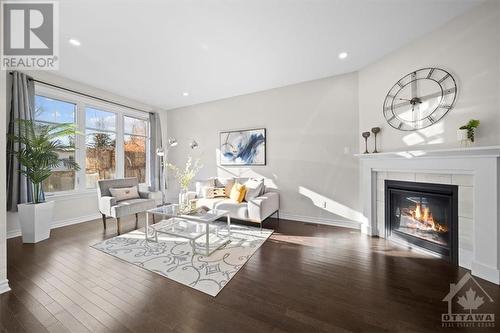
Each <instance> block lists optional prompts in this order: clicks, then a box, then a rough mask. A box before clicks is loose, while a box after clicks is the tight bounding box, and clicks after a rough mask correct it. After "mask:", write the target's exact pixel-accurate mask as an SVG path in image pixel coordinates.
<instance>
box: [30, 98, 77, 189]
mask: <svg viewBox="0 0 500 333" xmlns="http://www.w3.org/2000/svg"><path fill="white" fill-rule="evenodd" d="M75 116H76V104H74V103H69V102H65V101H60V100H57V99H52V98H49V97H45V96H40V95H37V96H35V121H36V122H37V123H39V124H63V123H72V124H74V123H75V120H76V118H75ZM59 140H60V141H62V143H63V144H64V145H66V146H67V148H66V149H64V150H60V151H59V152H58V154H59V157H61V158H68V159H73V160H74V159H75V136H74V135H71V136H67V137H64V138H60V139H59ZM75 185H76V172H75V171H74V170H70V169H68V168H66V167H64V166H63V165H60V166H58V167H57V168H55V169H53V170H52V174H51V175H50V177H49V178H47V179H46V180H45V181H44V182H43V188H44V190H45V191H46V192H61V191H71V190H74V189H75Z"/></svg>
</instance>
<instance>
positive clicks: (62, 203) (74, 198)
mask: <svg viewBox="0 0 500 333" xmlns="http://www.w3.org/2000/svg"><path fill="white" fill-rule="evenodd" d="M25 73H26V74H28V75H31V76H32V77H34V78H35V79H38V80H42V81H44V82H49V83H52V84H55V85H59V86H63V87H66V88H68V89H73V90H75V91H78V92H82V93H86V94H89V95H91V96H96V97H100V98H104V99H107V100H110V101H116V102H118V103H121V104H124V105H128V106H131V107H135V108H138V109H142V110H145V111H152V110H153V109H152V108H151V107H150V106H148V105H145V104H142V103H139V102H136V101H133V100H130V99H127V98H125V97H122V96H117V95H114V94H111V93H108V92H106V91H103V90H100V89H96V88H93V87H91V86H88V85H84V84H81V83H79V82H75V81H72V80H70V79H67V78H63V77H60V76H57V75H55V74H53V73H51V72H47V71H27V72H25ZM7 79H8V85H7V87H8V89H10V75H9V76H8V78H7ZM2 91H5V90H2ZM3 137H5V136H3ZM3 188H5V186H3ZM48 200H53V201H55V202H56V203H55V208H54V220H53V222H52V227H60V226H64V225H69V224H73V223H80V222H85V221H89V220H93V219H96V218H99V217H100V213H99V210H98V206H97V194H96V192H95V191H90V192H89V193H84V194H78V195H67V196H63V197H50V198H48ZM4 206H5V205H4ZM19 235H21V230H20V226H19V221H18V215H17V213H14V212H7V237H8V238H10V237H16V236H19Z"/></svg>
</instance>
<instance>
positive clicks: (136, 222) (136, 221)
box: [135, 213, 139, 229]
mask: <svg viewBox="0 0 500 333" xmlns="http://www.w3.org/2000/svg"><path fill="white" fill-rule="evenodd" d="M138 224H139V214H138V213H135V228H136V229H137V226H138Z"/></svg>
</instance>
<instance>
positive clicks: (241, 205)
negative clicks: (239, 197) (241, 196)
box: [215, 199, 248, 220]
mask: <svg viewBox="0 0 500 333" xmlns="http://www.w3.org/2000/svg"><path fill="white" fill-rule="evenodd" d="M215 209H222V210H227V211H229V215H231V217H234V218H235V219H243V220H244V219H248V205H247V203H246V202H237V201H235V200H232V199H225V200H222V201H220V202H218V203H217V204H216V205H215Z"/></svg>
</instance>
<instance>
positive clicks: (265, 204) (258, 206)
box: [248, 192, 280, 222]
mask: <svg viewBox="0 0 500 333" xmlns="http://www.w3.org/2000/svg"><path fill="white" fill-rule="evenodd" d="M279 209H280V195H279V193H278V192H267V193H264V194H263V195H261V196H259V197H257V198H254V199H252V200H250V201H249V202H248V217H249V219H250V220H252V221H255V222H262V221H264V220H265V219H266V218H268V217H269V216H271V215H272V214H273V213H274V212H276V211H277V210H279Z"/></svg>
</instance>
